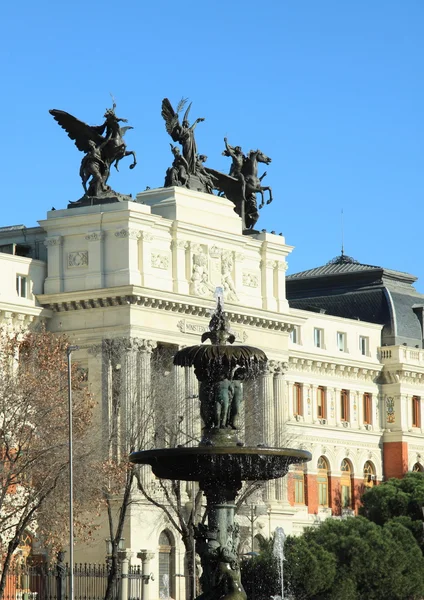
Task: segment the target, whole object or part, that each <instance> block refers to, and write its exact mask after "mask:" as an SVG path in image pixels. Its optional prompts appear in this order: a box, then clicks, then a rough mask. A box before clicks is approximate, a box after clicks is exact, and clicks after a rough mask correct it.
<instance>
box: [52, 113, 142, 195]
mask: <svg viewBox="0 0 424 600" xmlns="http://www.w3.org/2000/svg"><path fill="white" fill-rule="evenodd" d="M115 108H116V104H115V102H114V103H113V107H112V108H109V109H107V110H106V112H105V115H104V117H105V121H104V123H103V124H102V125H98V126H91V125H87V124H86V123H83V122H82V121H80V120H79V119H77V118H75V117H74V116H72V115H70V114H69V113H67V112H65V111H63V110H57V109H52V110H50V111H49V112H50V114H51V115H53V117H54V119H55V121H57V122H58V123H59V125H60V126H61V127H62V129H64V130H65V131H66V133H67V134H68V136H69V137H70V138H71V140H74V141H75V145H76V147H77V148H78V150H81V152H85V156H84V158H83V160H82V163H81V169H80V175H81V179H82V184H83V187H84V191H85V192H86V194H87V195H88V196H97V195H99V194H102V193H103V194H104V193H108V191H110V187H109V186H107V185H106V182H107V180H108V179H109V175H110V167H111V165H112V164H113V163H114V164H115V168H116V170H117V171H118V170H119V169H118V164H119V161H120V160H122V159H123V158H125V157H126V156H132V157H133V162H132V164H131V165H130V169H133V168H134V167H135V165H136V164H137V160H136V156H135V152H133V151H132V150H131V151H128V150H127V147H126V144H125V142H124V139H123V137H124V135H125V133H126V131H128V129H132V127H130V126H125V127H121V126H120V125H119V123H126V122H127V119H121V118H119V117H117V115H116V114H115ZM90 177H91V182H90V186H89V188H88V189H87V180H88V179H89V178H90Z"/></svg>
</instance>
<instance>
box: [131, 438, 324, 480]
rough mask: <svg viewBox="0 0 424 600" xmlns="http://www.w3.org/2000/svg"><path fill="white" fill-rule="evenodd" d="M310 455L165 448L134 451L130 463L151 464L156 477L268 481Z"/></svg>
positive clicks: (268, 450) (267, 450) (254, 449)
mask: <svg viewBox="0 0 424 600" xmlns="http://www.w3.org/2000/svg"><path fill="white" fill-rule="evenodd" d="M311 458H312V456H311V453H310V452H307V451H306V450H293V449H291V448H258V447H252V448H248V447H234V446H230V447H221V446H219V447H212V446H201V447H196V448H163V449H157V450H143V451H139V452H133V453H132V454H131V455H130V461H131V462H133V463H138V464H145V465H150V466H151V467H152V471H153V473H154V474H155V475H156V477H159V478H161V479H182V480H184V481H211V480H213V481H215V482H220V481H221V482H223V481H224V482H225V481H229V482H233V481H267V480H269V479H276V478H278V477H283V476H284V475H285V474H286V473H287V471H288V469H289V467H290V465H291V464H299V463H304V462H307V461H309V460H311Z"/></svg>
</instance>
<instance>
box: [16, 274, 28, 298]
mask: <svg viewBox="0 0 424 600" xmlns="http://www.w3.org/2000/svg"><path fill="white" fill-rule="evenodd" d="M16 293H17V294H18V296H20V297H21V298H26V297H27V278H26V277H25V276H24V275H16Z"/></svg>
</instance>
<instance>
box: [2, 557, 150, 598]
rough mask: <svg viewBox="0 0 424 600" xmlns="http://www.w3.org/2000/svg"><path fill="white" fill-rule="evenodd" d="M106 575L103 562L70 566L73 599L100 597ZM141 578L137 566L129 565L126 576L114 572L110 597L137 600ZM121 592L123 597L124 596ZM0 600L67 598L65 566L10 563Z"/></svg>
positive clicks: (67, 570)
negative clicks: (72, 569) (72, 572)
mask: <svg viewBox="0 0 424 600" xmlns="http://www.w3.org/2000/svg"><path fill="white" fill-rule="evenodd" d="M0 573H1V566H0ZM108 576H109V567H108V565H107V564H88V563H84V564H76V565H74V598H75V600H103V599H104V597H105V594H106V588H107V582H108ZM125 580H127V581H125ZM142 581H143V580H142V574H141V569H140V567H139V566H130V567H129V569H128V575H127V574H124V575H122V574H121V573H118V577H117V579H116V581H115V583H114V586H113V589H112V600H141V599H142ZM124 584H125V585H124ZM124 595H125V596H127V597H126V598H124V597H123V596H124ZM0 600H70V599H69V569H68V565H67V564H66V563H53V564H40V565H31V566H30V565H15V566H13V567H12V569H11V570H10V571H9V572H8V574H7V576H6V587H5V590H4V593H3V596H2V597H1V598H0Z"/></svg>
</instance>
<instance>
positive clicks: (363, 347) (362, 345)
mask: <svg viewBox="0 0 424 600" xmlns="http://www.w3.org/2000/svg"><path fill="white" fill-rule="evenodd" d="M368 348H369V338H367V337H365V336H363V335H360V336H359V352H360V353H361V354H362V355H363V356H368Z"/></svg>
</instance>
